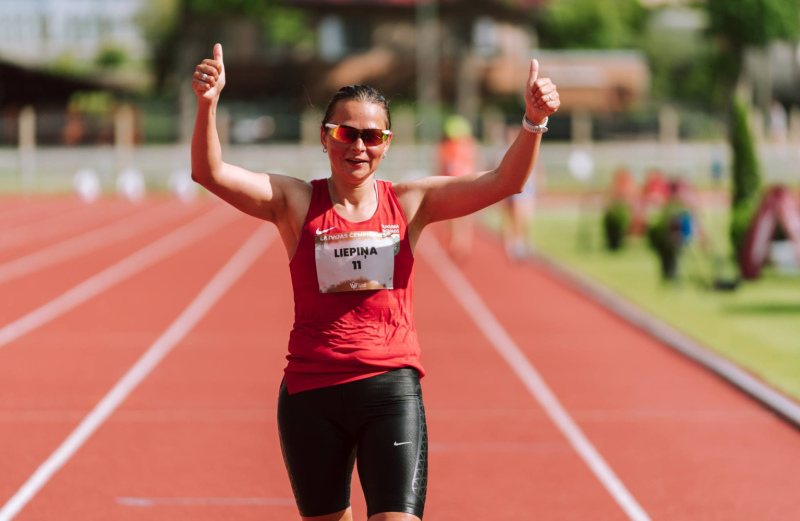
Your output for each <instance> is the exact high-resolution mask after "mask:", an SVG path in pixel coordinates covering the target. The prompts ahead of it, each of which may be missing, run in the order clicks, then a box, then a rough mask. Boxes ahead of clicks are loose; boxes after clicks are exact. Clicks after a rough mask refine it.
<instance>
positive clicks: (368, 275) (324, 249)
mask: <svg viewBox="0 0 800 521" xmlns="http://www.w3.org/2000/svg"><path fill="white" fill-rule="evenodd" d="M398 251H400V235H399V234H394V233H389V232H383V233H381V232H346V233H334V234H330V235H317V236H316V237H314V259H315V261H316V264H317V279H318V280H319V292H320V293H337V292H340V291H362V290H374V289H394V284H393V279H394V256H395V255H397V252H398Z"/></svg>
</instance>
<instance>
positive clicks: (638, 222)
mask: <svg viewBox="0 0 800 521" xmlns="http://www.w3.org/2000/svg"><path fill="white" fill-rule="evenodd" d="M669 197H670V188H669V182H668V181H667V178H666V176H665V175H664V174H663V172H661V170H659V169H657V168H652V169H650V170H649V171H648V172H647V174H646V175H645V178H644V182H643V183H642V194H641V196H640V197H639V201H638V203H637V204H636V211H635V212H634V216H633V225H632V229H631V231H632V233H634V234H637V235H641V234H643V233H644V232H645V231H646V230H647V222H648V220H649V219H650V218H651V217H652V216H653V215H654V214H655V213H657V212H658V211H659V210H660V209H661V208H663V207H664V205H665V204H666V203H667V200H668V199H669Z"/></svg>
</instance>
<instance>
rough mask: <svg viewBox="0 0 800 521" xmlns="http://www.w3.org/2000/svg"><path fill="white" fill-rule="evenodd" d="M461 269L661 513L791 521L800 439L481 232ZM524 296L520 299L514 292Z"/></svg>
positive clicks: (799, 507)
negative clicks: (508, 255)
mask: <svg viewBox="0 0 800 521" xmlns="http://www.w3.org/2000/svg"><path fill="white" fill-rule="evenodd" d="M476 248H477V251H478V252H480V253H479V254H478V255H475V256H474V257H473V258H471V259H470V261H469V262H468V263H467V265H466V266H465V267H464V273H465V274H466V275H467V276H468V277H469V279H470V280H471V281H472V283H473V285H474V287H475V288H476V290H478V291H479V292H480V294H481V295H482V296H483V298H484V300H485V302H486V303H487V305H489V307H490V308H491V309H492V311H493V312H494V314H495V315H496V316H497V317H498V319H499V320H500V321H501V323H502V324H503V326H504V327H505V328H506V330H507V331H508V332H509V334H511V336H512V337H513V338H514V339H515V340H516V341H517V343H518V345H519V346H520V347H522V348H523V349H524V351H525V354H526V355H527V357H528V359H529V360H531V361H532V362H533V363H534V364H535V365H536V366H537V367H538V368H539V370H540V371H541V373H542V374H543V375H544V376H545V379H546V380H547V382H548V383H549V384H550V386H551V387H552V388H553V389H554V390H555V392H556V393H557V395H558V396H559V397H560V399H561V400H562V403H563V404H564V405H565V407H566V408H567V410H569V411H570V412H571V414H572V415H573V417H574V418H575V419H576V420H577V421H578V423H579V425H580V426H581V428H582V429H584V431H585V432H586V433H587V435H588V436H589V437H590V439H591V440H592V442H593V443H595V445H596V446H597V447H598V449H599V450H600V452H601V453H602V454H603V455H604V456H605V457H606V458H607V460H608V461H609V463H610V464H611V465H612V467H613V468H614V469H615V470H617V471H618V473H619V475H620V477H621V479H622V480H623V481H624V482H625V483H626V484H629V485H630V488H631V491H632V493H633V494H634V496H635V497H637V498H638V499H640V500H641V502H642V504H643V506H644V508H645V510H647V512H648V513H650V514H651V515H652V517H653V519H682V520H683V519H686V520H692V519H726V520H740V519H741V520H758V519H790V518H791V517H792V516H793V515H794V514H796V513H797V512H800V499H798V498H797V497H796V494H794V492H793V485H792V478H791V477H790V476H791V475H792V473H793V470H792V469H796V468H797V467H798V465H800V436H798V433H797V431H796V430H795V429H793V428H791V427H790V426H788V425H787V424H786V423H784V422H782V421H780V420H779V419H778V418H776V417H775V416H774V415H773V414H772V413H770V412H768V411H766V410H765V409H763V408H762V407H760V406H759V405H757V404H756V403H755V402H753V401H752V400H750V399H749V398H747V397H746V396H744V395H743V394H741V393H740V392H738V391H736V390H735V389H733V388H732V387H731V386H729V385H727V384H726V383H724V382H722V381H721V380H720V379H718V378H717V377H715V376H713V375H711V374H710V373H708V372H707V371H705V370H704V369H702V368H700V367H699V366H697V365H696V364H694V363H693V362H690V361H689V360H687V359H686V358H684V357H682V356H680V355H678V354H676V353H675V352H673V351H671V350H669V349H665V348H664V347H663V346H661V345H660V344H659V343H658V342H656V341H654V340H653V339H652V338H650V337H648V336H647V335H645V334H643V333H642V332H640V331H639V330H637V329H635V328H633V327H632V326H630V325H628V324H627V323H624V322H622V321H621V320H620V319H618V318H617V317H616V316H614V315H611V314H610V313H609V312H607V311H606V310H604V309H602V308H600V307H598V306H596V305H595V304H593V303H592V302H589V301H587V300H586V299H584V298H583V297H582V296H580V295H577V294H575V293H574V292H573V291H572V290H570V289H568V288H565V287H564V286H562V285H561V284H560V283H558V282H556V281H554V280H553V279H550V278H548V277H547V276H546V274H544V273H542V272H539V271H538V270H536V269H535V268H533V267H531V266H530V265H520V264H513V263H509V262H508V261H507V260H505V258H504V255H503V253H502V250H501V248H500V245H499V242H498V241H496V240H494V239H489V238H487V236H486V235H479V236H478V237H477V242H476ZM509 295H517V298H509V297H508V296H509Z"/></svg>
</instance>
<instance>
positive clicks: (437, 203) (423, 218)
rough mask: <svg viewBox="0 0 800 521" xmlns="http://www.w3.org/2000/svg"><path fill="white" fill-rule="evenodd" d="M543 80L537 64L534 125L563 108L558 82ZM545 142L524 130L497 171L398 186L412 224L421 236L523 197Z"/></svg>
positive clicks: (531, 80)
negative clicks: (513, 197)
mask: <svg viewBox="0 0 800 521" xmlns="http://www.w3.org/2000/svg"><path fill="white" fill-rule="evenodd" d="M538 76H539V62H538V61H537V60H531V68H530V75H529V77H528V83H527V86H526V89H525V118H527V120H528V122H529V123H531V124H533V125H543V124H544V123H545V122H546V120H547V117H548V116H550V115H551V114H553V113H554V112H555V111H556V110H558V107H559V105H560V104H561V101H560V100H559V96H558V91H557V90H556V86H555V85H554V84H553V82H552V81H550V79H549V78H539V77H538ZM541 141H542V135H541V134H540V133H534V132H531V131H529V130H526V129H525V128H522V129H521V130H520V132H519V135H518V136H517V138H516V139H515V140H514V143H513V144H512V145H511V147H510V148H509V149H508V151H507V152H506V154H505V156H503V159H502V161H501V162H500V165H499V166H497V167H496V168H494V169H493V170H489V171H488V172H479V173H475V174H471V175H465V176H460V177H444V176H432V177H426V178H423V179H416V180H414V181H409V182H406V183H399V184H397V185H395V192H396V193H397V195H398V198H399V200H400V203H401V205H402V206H403V211H404V212H405V214H406V218H407V219H408V221H409V224H410V225H411V226H412V227H413V228H416V229H417V231H418V232H419V231H421V230H422V228H423V227H424V226H425V225H427V224H429V223H433V222H436V221H442V220H445V219H453V218H456V217H461V216H463V215H467V214H470V213H473V212H476V211H478V210H480V209H482V208H486V207H487V206H489V205H492V204H494V203H496V202H498V201H500V200H502V199H505V198H506V197H508V196H509V195H512V194H515V193H519V192H521V191H522V189H523V188H524V186H525V182H526V181H527V180H528V176H530V174H531V171H532V170H533V165H534V164H535V162H536V157H537V155H538V153H539V144H540V143H541Z"/></svg>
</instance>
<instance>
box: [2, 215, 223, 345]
mask: <svg viewBox="0 0 800 521" xmlns="http://www.w3.org/2000/svg"><path fill="white" fill-rule="evenodd" d="M215 208H219V207H218V206H216V205H198V206H197V207H196V208H193V209H192V210H190V213H188V214H185V215H180V216H178V218H177V219H176V220H169V221H167V222H165V223H163V224H162V225H160V226H156V227H154V228H151V229H149V230H145V231H144V232H143V233H140V234H138V235H136V236H134V237H131V238H130V239H129V240H126V241H123V242H116V243H111V244H109V245H107V246H105V247H101V248H99V249H97V250H96V252H94V254H92V255H88V256H79V257H73V258H69V259H67V260H66V261H64V262H61V263H58V264H55V265H51V266H48V267H46V268H44V269H42V270H40V271H39V272H38V273H36V276H35V277H22V278H17V279H14V280H8V281H7V282H6V283H4V284H2V285H1V286H0V289H2V291H0V328H3V327H5V326H7V325H8V324H10V323H12V322H14V321H16V320H19V319H20V318H22V317H25V316H26V315H28V314H29V313H31V312H33V311H34V310H37V309H39V308H40V307H41V306H43V305H45V304H46V303H48V302H50V301H51V300H52V299H54V298H55V297H57V296H58V295H62V294H64V293H65V292H67V291H69V290H70V289H71V288H74V287H76V286H77V285H79V284H81V283H83V282H84V281H86V280H87V279H88V278H90V277H91V276H93V275H94V274H96V273H99V272H101V271H103V270H104V269H106V268H108V267H109V266H112V265H114V264H116V263H119V262H122V261H123V260H124V259H126V258H128V257H129V256H130V255H133V254H135V252H137V251H139V250H140V249H142V248H145V247H147V245H149V244H152V243H154V242H156V241H158V240H159V239H161V238H162V237H165V236H166V235H168V234H169V233H171V231H172V230H173V229H175V228H178V227H179V226H181V225H184V226H189V225H191V223H193V222H194V221H196V220H198V219H202V218H204V217H203V216H206V215H208V214H209V213H210V212H213V211H215ZM0 342H2V333H0Z"/></svg>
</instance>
